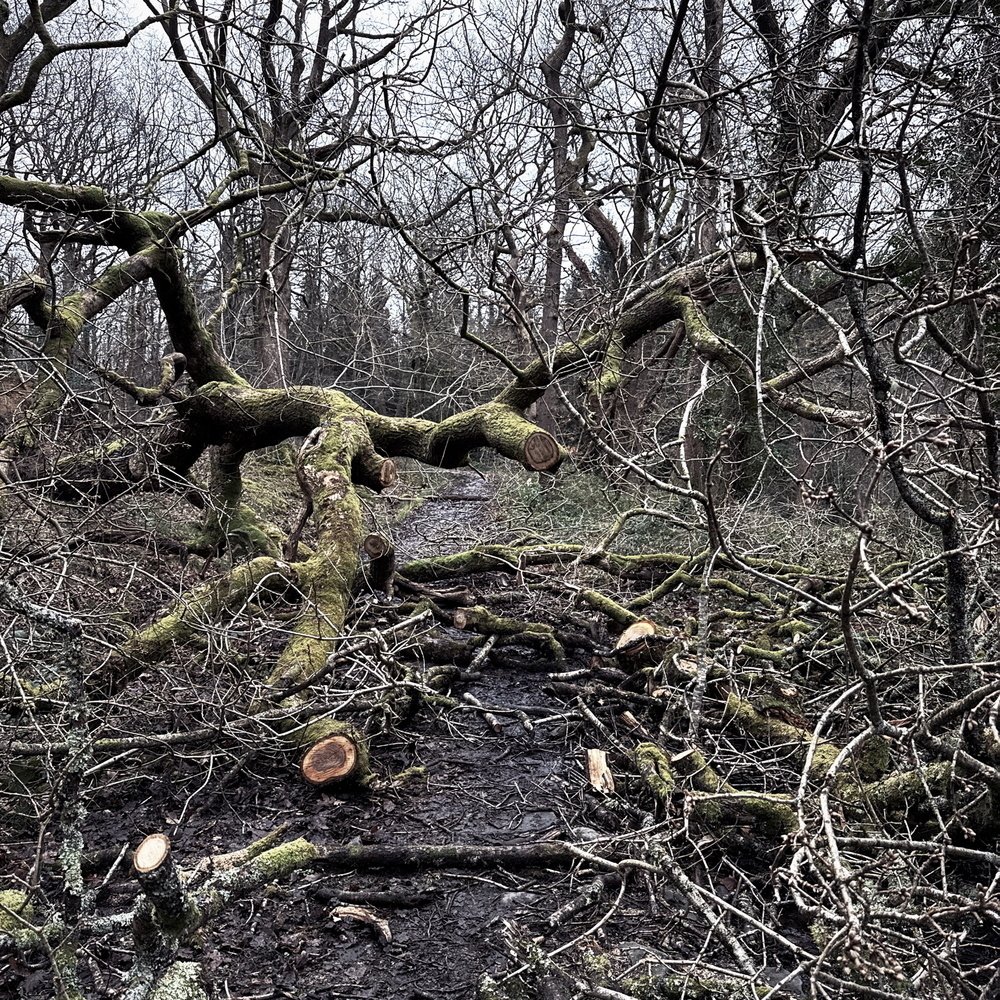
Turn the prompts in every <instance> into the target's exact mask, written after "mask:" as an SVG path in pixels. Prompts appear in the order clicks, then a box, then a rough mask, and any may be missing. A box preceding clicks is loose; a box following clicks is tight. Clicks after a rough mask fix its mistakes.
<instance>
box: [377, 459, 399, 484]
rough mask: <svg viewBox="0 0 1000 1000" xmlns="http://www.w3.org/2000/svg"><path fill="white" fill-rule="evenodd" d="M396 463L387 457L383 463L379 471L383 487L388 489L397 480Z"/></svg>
mask: <svg viewBox="0 0 1000 1000" xmlns="http://www.w3.org/2000/svg"><path fill="white" fill-rule="evenodd" d="M396 478H397V476H396V463H395V462H394V461H393V460H392V459H391V458H387V459H386V460H385V461H384V462H383V463H382V469H381V471H380V472H379V479H380V480H381V481H382V489H384V490H387V489H388V488H389V487H390V486H392V485H393V483H395V482H396Z"/></svg>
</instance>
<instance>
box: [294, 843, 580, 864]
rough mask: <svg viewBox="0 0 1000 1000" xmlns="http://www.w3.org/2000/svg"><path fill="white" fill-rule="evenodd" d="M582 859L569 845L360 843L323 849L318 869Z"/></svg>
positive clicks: (545, 862)
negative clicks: (499, 845) (492, 845)
mask: <svg viewBox="0 0 1000 1000" xmlns="http://www.w3.org/2000/svg"><path fill="white" fill-rule="evenodd" d="M578 860H579V855H578V854H575V853H574V852H573V851H572V849H571V848H570V846H569V845H568V844H563V843H560V842H558V841H545V842H541V843H532V844H515V845H508V846H503V847H491V846H489V845H487V844H358V845H345V846H340V845H336V846H332V847H321V848H318V849H317V854H316V856H315V857H314V858H313V860H312V867H314V868H410V869H413V868H472V869H481V868H547V867H550V866H553V865H560V866H561V865H566V864H569V863H572V862H574V861H578Z"/></svg>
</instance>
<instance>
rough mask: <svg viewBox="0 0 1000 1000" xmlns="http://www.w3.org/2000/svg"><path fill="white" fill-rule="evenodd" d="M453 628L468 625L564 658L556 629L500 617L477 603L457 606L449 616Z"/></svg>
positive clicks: (560, 660) (486, 633)
mask: <svg viewBox="0 0 1000 1000" xmlns="http://www.w3.org/2000/svg"><path fill="white" fill-rule="evenodd" d="M453 623H454V625H455V628H459V629H468V630H469V631H472V632H478V633H480V634H481V635H489V636H495V637H498V638H501V637H502V638H506V639H508V640H514V641H517V642H523V643H526V644H530V645H533V646H541V647H542V648H544V649H547V650H548V651H549V652H550V653H551V654H552V656H553V658H554V659H555V660H556V662H557V663H564V662H565V661H566V650H565V649H564V648H563V645H562V643H561V642H560V641H559V639H558V638H557V635H556V629H555V628H553V627H552V626H551V625H545V624H542V623H540V622H522V621H518V620H517V619H515V618H501V617H499V616H498V615H495V614H493V612H492V611H489V610H487V609H486V608H484V607H482V606H481V605H476V606H475V607H471V608H457V609H456V610H455V614H454V617H453Z"/></svg>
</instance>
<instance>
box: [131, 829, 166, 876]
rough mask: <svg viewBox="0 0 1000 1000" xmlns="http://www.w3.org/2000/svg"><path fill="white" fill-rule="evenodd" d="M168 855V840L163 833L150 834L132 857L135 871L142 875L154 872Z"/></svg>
mask: <svg viewBox="0 0 1000 1000" xmlns="http://www.w3.org/2000/svg"><path fill="white" fill-rule="evenodd" d="M169 855H170V838H169V837H168V836H167V835H166V834H165V833H151V834H150V835H149V836H148V837H147V838H146V839H145V840H144V841H143V842H142V843H141V844H140V845H139V846H138V847H137V848H136V849H135V854H133V855H132V864H133V866H134V867H135V870H136V871H137V872H139V873H140V874H142V875H145V874H147V873H148V872H152V871H156V869H157V868H159V867H160V865H162V864H163V862H164V861H166V860H167V858H168V857H169Z"/></svg>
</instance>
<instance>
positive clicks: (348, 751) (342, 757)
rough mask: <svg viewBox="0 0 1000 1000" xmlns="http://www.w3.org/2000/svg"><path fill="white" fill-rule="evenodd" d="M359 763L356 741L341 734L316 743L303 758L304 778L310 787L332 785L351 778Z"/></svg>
mask: <svg viewBox="0 0 1000 1000" xmlns="http://www.w3.org/2000/svg"><path fill="white" fill-rule="evenodd" d="M357 763H358V748H357V747H356V746H355V745H354V741H353V740H352V739H351V738H350V737H348V736H343V735H341V734H339V733H338V734H336V735H334V736H327V737H326V738H325V739H322V740H320V741H319V742H318V743H314V744H313V745H312V746H311V747H310V748H309V750H308V751H307V752H306V755H305V757H303V758H302V777H303V778H305V779H306V781H308V782H309V784H310V785H317V786H323V785H330V784H333V783H334V782H335V781H343V780H344V778H348V777H350V775H351V774H352V773H353V771H354V768H355V766H356V765H357Z"/></svg>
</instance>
